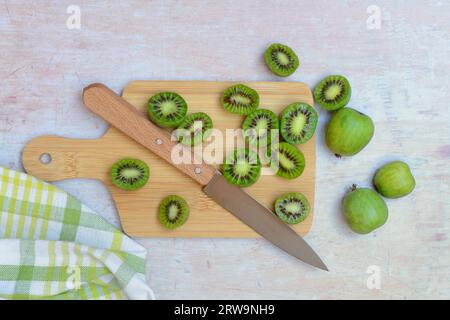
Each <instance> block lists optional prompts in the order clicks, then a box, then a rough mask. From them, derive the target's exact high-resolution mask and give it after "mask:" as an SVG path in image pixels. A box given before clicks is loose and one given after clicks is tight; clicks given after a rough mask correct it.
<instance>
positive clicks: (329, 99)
mask: <svg viewBox="0 0 450 320" xmlns="http://www.w3.org/2000/svg"><path fill="white" fill-rule="evenodd" d="M351 91H352V90H351V87H350V83H349V82H348V80H347V79H346V78H345V77H343V76H340V75H335V76H328V77H326V78H325V79H323V80H322V81H320V82H319V84H318V85H317V86H316V88H315V89H314V99H315V100H316V102H317V104H318V105H319V106H321V107H322V108H324V109H325V110H328V111H334V110H338V109H340V108H343V107H345V106H346V105H347V104H348V102H349V101H350V97H351V95H352V92H351Z"/></svg>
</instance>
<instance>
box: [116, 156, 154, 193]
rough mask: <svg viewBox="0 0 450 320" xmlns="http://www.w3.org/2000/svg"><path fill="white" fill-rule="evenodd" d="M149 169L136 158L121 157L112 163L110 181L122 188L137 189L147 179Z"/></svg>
mask: <svg viewBox="0 0 450 320" xmlns="http://www.w3.org/2000/svg"><path fill="white" fill-rule="evenodd" d="M149 175H150V169H149V167H148V165H147V164H146V163H145V162H144V161H141V160H138V159H122V160H119V161H117V162H116V163H114V164H113V166H112V167H111V170H110V176H111V180H112V183H113V184H114V185H115V186H116V187H118V188H120V189H123V190H137V189H139V188H142V187H143V186H144V185H145V184H146V183H147V181H148V177H149Z"/></svg>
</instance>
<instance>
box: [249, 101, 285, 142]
mask: <svg viewBox="0 0 450 320" xmlns="http://www.w3.org/2000/svg"><path fill="white" fill-rule="evenodd" d="M278 128H279V120H278V117H277V115H276V114H275V113H273V112H272V111H270V110H267V109H258V110H255V111H253V112H252V113H250V114H249V115H248V116H247V117H246V118H245V120H244V122H243V123H242V129H243V130H244V135H245V137H247V138H248V139H249V140H250V142H251V143H252V144H255V145H256V146H258V145H260V142H264V143H263V145H264V146H266V145H268V144H270V143H271V141H272V130H276V131H277V132H278Z"/></svg>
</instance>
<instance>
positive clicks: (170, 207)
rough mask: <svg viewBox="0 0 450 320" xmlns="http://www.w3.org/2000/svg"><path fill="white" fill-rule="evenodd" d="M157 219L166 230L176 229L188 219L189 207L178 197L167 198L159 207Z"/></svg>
mask: <svg viewBox="0 0 450 320" xmlns="http://www.w3.org/2000/svg"><path fill="white" fill-rule="evenodd" d="M158 217H159V221H160V222H161V224H162V225H163V226H164V227H165V228H166V229H169V230H172V229H176V228H178V227H180V226H182V225H183V224H184V223H185V222H186V220H187V219H188V218H189V205H188V204H187V202H186V200H184V199H183V198H182V197H180V196H177V195H170V196H167V197H165V198H164V199H163V200H162V201H161V203H160V205H159V214H158Z"/></svg>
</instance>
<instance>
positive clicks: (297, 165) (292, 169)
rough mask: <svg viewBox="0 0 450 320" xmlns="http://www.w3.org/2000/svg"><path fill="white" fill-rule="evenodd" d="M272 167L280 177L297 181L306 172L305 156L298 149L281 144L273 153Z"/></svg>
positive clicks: (284, 143) (287, 144)
mask: <svg viewBox="0 0 450 320" xmlns="http://www.w3.org/2000/svg"><path fill="white" fill-rule="evenodd" d="M270 167H271V168H272V170H273V171H274V172H275V173H276V175H277V176H279V177H282V178H285V179H295V178H298V177H299V176H301V174H302V173H303V171H304V170H305V156H304V155H303V153H302V152H301V151H300V150H298V149H297V147H295V146H293V145H290V144H289V143H286V142H281V143H280V144H279V145H278V146H277V147H275V148H274V150H273V151H272V154H271V161H270Z"/></svg>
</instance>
